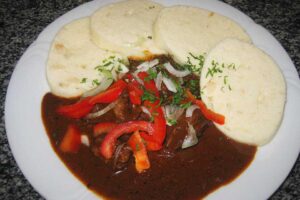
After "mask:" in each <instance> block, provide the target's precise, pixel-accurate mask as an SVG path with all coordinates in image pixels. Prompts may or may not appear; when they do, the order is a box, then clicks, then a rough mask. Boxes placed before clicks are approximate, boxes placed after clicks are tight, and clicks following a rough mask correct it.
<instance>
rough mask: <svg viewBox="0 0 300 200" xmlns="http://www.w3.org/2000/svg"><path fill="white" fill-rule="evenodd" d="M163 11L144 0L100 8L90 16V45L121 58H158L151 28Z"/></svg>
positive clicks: (154, 4) (156, 4) (157, 50)
mask: <svg viewBox="0 0 300 200" xmlns="http://www.w3.org/2000/svg"><path fill="white" fill-rule="evenodd" d="M162 8H163V7H162V6H161V5H160V4H158V3H155V2H152V1H148V0H127V1H121V2H118V3H113V4H109V5H107V6H105V7H102V8H100V9H99V10H97V11H96V12H95V13H94V14H93V15H92V16H91V18H90V19H91V35H92V41H93V42H94V43H95V44H96V45H98V46H99V47H101V48H103V49H107V50H111V51H115V52H119V53H122V54H123V55H125V56H138V57H143V56H145V55H147V54H149V53H152V54H161V53H163V51H162V50H160V49H158V48H157V47H156V46H155V45H154V42H153V39H152V37H153V24H154V21H155V20H156V17H157V15H158V13H159V12H160V11H161V9H162Z"/></svg>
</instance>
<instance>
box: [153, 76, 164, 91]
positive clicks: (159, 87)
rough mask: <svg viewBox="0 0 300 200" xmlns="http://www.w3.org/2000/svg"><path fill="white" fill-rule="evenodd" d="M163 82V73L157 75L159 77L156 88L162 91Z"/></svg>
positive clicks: (156, 80)
mask: <svg viewBox="0 0 300 200" xmlns="http://www.w3.org/2000/svg"><path fill="white" fill-rule="evenodd" d="M162 81H163V75H162V73H161V72H159V73H158V74H157V77H156V79H155V86H156V87H157V89H158V90H161V83H162Z"/></svg>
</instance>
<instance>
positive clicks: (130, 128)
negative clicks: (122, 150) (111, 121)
mask: <svg viewBox="0 0 300 200" xmlns="http://www.w3.org/2000/svg"><path fill="white" fill-rule="evenodd" d="M137 130H141V131H146V132H148V133H149V134H150V135H151V134H153V132H154V128H153V124H151V123H150V122H146V121H129V122H125V123H122V124H119V125H117V126H116V127H115V128H113V129H112V130H111V131H110V132H109V133H107V134H106V136H105V138H104V140H103V142H102V144H101V146H100V152H101V154H102V155H103V156H104V157H105V158H106V159H110V158H111V157H112V156H113V153H114V151H115V148H116V147H115V145H116V141H117V139H118V138H119V137H120V136H121V135H124V134H128V133H132V132H134V131H137Z"/></svg>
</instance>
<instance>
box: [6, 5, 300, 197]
mask: <svg viewBox="0 0 300 200" xmlns="http://www.w3.org/2000/svg"><path fill="white" fill-rule="evenodd" d="M84 2H86V1H84V0H65V1H64V0H56V1H54V0H48V1H47V0H18V1H9V0H0V84H1V88H0V109H1V110H0V115H1V118H0V120H1V121H0V199H16V200H17V199H28V200H29V199H43V198H42V197H41V196H40V195H39V194H38V193H37V192H36V191H35V190H34V189H33V188H32V186H31V185H30V184H29V183H28V181H27V180H26V179H25V178H24V176H23V174H22V172H21V171H20V169H19V168H18V167H17V164H16V162H15V160H14V158H13V155H12V153H11V151H10V148H9V145H8V142H7V137H6V132H5V125H4V101H5V95H6V90H7V86H8V83H9V79H10V76H11V74H12V72H13V69H14V67H15V65H16V62H17V61H18V60H19V58H20V57H21V55H22V54H23V53H24V51H25V50H26V48H27V47H28V46H29V45H30V44H31V43H32V42H33V41H34V40H35V39H36V38H37V36H38V35H39V33H40V32H41V31H42V30H43V29H44V28H45V27H46V26H47V25H48V24H50V23H51V22H52V21H53V20H55V19H56V18H58V17H59V16H61V15H63V14H64V13H66V12H67V11H69V10H71V9H73V8H75V7H76V6H78V5H80V4H82V3H84ZM224 2H226V3H228V4H230V5H232V6H233V7H235V8H237V9H239V10H241V11H242V12H244V13H245V14H246V15H248V16H250V17H251V18H252V19H253V20H254V21H255V22H256V23H258V24H260V25H262V26H264V27H265V28H267V29H268V30H269V31H270V32H271V33H272V34H273V35H274V36H275V37H276V39H277V40H278V41H279V42H280V43H281V44H282V45H283V47H284V48H285V50H286V51H287V52H288V54H289V55H290V57H291V59H292V61H293V62H294V64H295V66H296V68H297V71H298V74H299V72H300V67H299V62H300V53H299V48H300V32H299V30H300V1H299V0H294V1H293V0H287V1H283V0H262V1H253V0H225V1H224ZM299 134H300V133H299ZM299 143H300V141H299ZM282 148H288V147H282ZM268 167H276V166H268ZM253 192H255V191H253ZM270 199H272V200H279V199H284V200H290V199H300V159H299V157H298V160H297V162H296V164H295V166H294V168H293V170H292V171H291V173H290V174H289V176H288V177H287V179H286V180H285V182H284V183H283V184H282V185H281V187H280V188H279V189H278V190H277V191H276V192H275V193H274V194H273V195H272V196H271V197H270Z"/></svg>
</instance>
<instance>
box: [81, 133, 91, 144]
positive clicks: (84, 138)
mask: <svg viewBox="0 0 300 200" xmlns="http://www.w3.org/2000/svg"><path fill="white" fill-rule="evenodd" d="M80 139H81V143H82V144H84V145H86V146H90V140H89V138H88V136H87V135H81V137H80Z"/></svg>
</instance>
